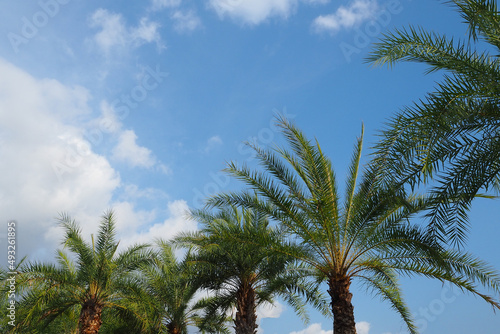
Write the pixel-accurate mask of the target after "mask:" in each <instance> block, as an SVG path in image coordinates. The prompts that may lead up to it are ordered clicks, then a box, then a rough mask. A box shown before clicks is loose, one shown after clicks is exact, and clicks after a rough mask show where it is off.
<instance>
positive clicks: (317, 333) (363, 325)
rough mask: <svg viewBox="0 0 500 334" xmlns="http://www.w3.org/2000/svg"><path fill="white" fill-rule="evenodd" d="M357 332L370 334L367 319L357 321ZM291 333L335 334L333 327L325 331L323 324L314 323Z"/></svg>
mask: <svg viewBox="0 0 500 334" xmlns="http://www.w3.org/2000/svg"><path fill="white" fill-rule="evenodd" d="M356 332H357V333H358V334H369V332H370V324H369V323H368V322H366V321H361V322H358V323H356ZM290 334H333V329H332V330H329V331H325V330H324V329H322V328H321V324H312V325H310V326H309V327H307V328H306V329H303V330H301V331H298V332H291V333H290Z"/></svg>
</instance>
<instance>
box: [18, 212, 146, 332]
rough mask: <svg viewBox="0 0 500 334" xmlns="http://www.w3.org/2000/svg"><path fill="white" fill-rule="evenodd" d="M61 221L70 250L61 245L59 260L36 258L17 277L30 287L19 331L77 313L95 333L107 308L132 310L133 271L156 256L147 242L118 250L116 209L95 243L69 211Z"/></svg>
mask: <svg viewBox="0 0 500 334" xmlns="http://www.w3.org/2000/svg"><path fill="white" fill-rule="evenodd" d="M59 222H60V224H61V225H62V227H63V228H64V230H65V237H64V246H65V248H66V249H68V250H69V251H70V252H71V254H68V253H66V252H65V251H64V250H58V251H57V257H56V260H57V263H56V264H52V263H39V262H34V263H29V264H27V265H26V266H24V267H22V269H21V274H20V275H19V277H18V278H19V284H20V286H21V287H23V289H25V291H24V292H23V295H22V299H21V301H20V303H19V308H20V309H22V310H24V311H23V313H25V314H24V316H23V318H22V319H20V321H19V322H18V323H17V326H16V328H15V329H14V330H18V329H26V328H33V327H37V326H40V325H42V326H46V325H49V324H50V323H51V322H52V321H53V320H54V319H57V318H58V317H61V316H63V315H67V314H71V313H73V312H77V314H78V317H77V319H78V320H77V323H78V326H77V328H78V332H79V333H80V334H96V333H98V332H99V329H100V328H101V325H102V316H103V311H107V310H117V311H118V312H126V311H127V303H126V302H125V300H126V297H127V293H128V292H127V291H128V289H127V283H128V280H129V275H130V273H131V272H132V271H134V270H136V269H137V268H138V267H139V266H140V265H141V264H145V263H148V262H149V261H151V260H152V252H151V251H150V250H149V248H148V245H145V244H142V245H135V246H132V247H130V248H128V249H126V250H124V251H122V252H121V253H118V252H117V248H118V244H119V242H118V241H116V240H115V220H114V215H113V212H111V211H109V212H107V213H105V214H104V215H103V216H102V221H101V224H100V227H99V232H98V233H97V237H96V238H95V239H94V236H93V235H92V240H91V243H88V242H86V241H84V240H83V238H82V235H81V229H80V227H79V226H78V224H77V223H76V222H75V221H74V220H72V219H71V218H70V217H69V216H67V215H62V216H61V217H60V219H59ZM73 259H74V260H73ZM75 327H76V326H75Z"/></svg>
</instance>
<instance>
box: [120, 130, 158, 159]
mask: <svg viewBox="0 0 500 334" xmlns="http://www.w3.org/2000/svg"><path fill="white" fill-rule="evenodd" d="M136 141H137V135H136V134H135V132H134V131H133V130H125V131H123V132H122V133H121V134H120V137H119V138H118V144H117V145H116V146H115V148H114V149H113V158H114V159H116V160H118V161H121V162H125V163H127V164H129V165H130V166H132V167H145V168H150V167H152V166H154V165H155V163H156V159H155V158H154V157H153V156H152V153H151V150H150V149H148V148H146V147H142V146H139V145H137V142H136Z"/></svg>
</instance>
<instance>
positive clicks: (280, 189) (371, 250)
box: [209, 118, 500, 334]
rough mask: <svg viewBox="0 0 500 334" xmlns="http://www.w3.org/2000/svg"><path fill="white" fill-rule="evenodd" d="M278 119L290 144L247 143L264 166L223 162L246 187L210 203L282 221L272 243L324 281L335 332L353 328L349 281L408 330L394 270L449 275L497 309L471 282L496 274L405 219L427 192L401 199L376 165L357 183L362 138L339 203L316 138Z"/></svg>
mask: <svg viewBox="0 0 500 334" xmlns="http://www.w3.org/2000/svg"><path fill="white" fill-rule="evenodd" d="M278 125H279V126H280V127H281V129H282V130H283V134H284V135H285V138H286V140H287V142H288V145H289V146H290V148H291V150H287V149H284V148H275V149H271V150H268V149H262V148H259V147H257V146H255V145H251V146H252V147H253V149H254V150H255V152H256V155H257V158H258V160H259V162H260V165H261V166H263V168H264V171H259V170H251V169H249V168H248V167H246V166H241V167H240V166H238V165H237V164H236V163H230V164H229V167H228V168H227V171H228V172H229V173H230V174H232V175H233V176H235V177H236V178H238V179H240V180H242V181H243V182H245V183H246V184H247V185H248V186H250V188H251V189H250V190H248V191H242V192H233V193H228V194H221V195H217V196H215V197H213V198H212V199H210V201H209V203H211V204H212V205H223V204H233V205H241V206H243V207H245V208H250V209H254V210H258V211H259V212H262V213H263V214H266V215H267V216H269V217H271V218H273V219H275V220H276V221H278V222H280V224H281V226H282V227H283V228H284V229H285V230H286V231H287V232H288V233H289V234H290V240H289V242H288V243H287V244H285V245H283V246H281V247H280V246H279V245H275V246H273V247H274V248H275V249H281V251H282V252H283V253H286V254H290V255H292V256H294V257H295V258H297V259H299V260H301V261H303V262H304V263H305V264H307V265H308V266H310V267H311V268H312V271H311V273H312V275H313V276H314V277H316V279H318V280H320V281H326V282H327V284H328V293H329V294H330V297H331V307H332V312H333V315H334V333H335V334H340V333H342V334H346V333H347V334H350V333H355V322H354V313H353V305H352V303H351V298H352V294H351V292H350V284H351V282H352V281H353V280H354V279H357V280H360V281H362V282H364V283H366V284H367V285H368V286H369V287H371V288H373V290H374V291H375V292H376V293H378V294H379V295H380V296H381V297H382V298H383V299H386V300H388V301H389V302H390V303H391V306H392V307H393V308H394V309H395V310H396V311H397V312H398V313H399V314H400V315H401V317H402V318H403V319H404V321H405V322H406V324H407V326H408V328H409V330H410V332H412V333H415V332H416V327H415V325H414V323H413V321H412V318H411V315H410V312H409V311H408V308H407V307H406V305H405V303H404V301H403V299H402V297H401V293H400V288H399V285H398V283H397V282H398V280H397V277H398V275H397V274H398V273H400V274H408V275H411V274H419V275H424V276H427V277H433V278H437V279H439V280H441V281H449V282H451V283H453V284H455V285H458V286H460V287H462V288H464V289H466V290H468V291H470V292H472V293H474V294H477V295H479V296H481V297H482V298H484V299H485V300H486V301H487V302H488V303H491V304H492V305H493V306H495V307H499V304H498V303H497V302H496V301H495V300H493V299H492V298H491V297H489V296H486V295H484V294H482V293H481V292H480V291H478V290H477V287H476V285H475V282H480V283H481V284H483V285H485V286H487V287H490V288H492V289H493V290H494V291H496V292H498V291H499V288H500V285H499V283H500V277H499V276H498V274H496V273H495V272H493V271H492V269H491V268H489V267H488V266H487V265H485V264H484V263H482V262H481V261H479V260H477V259H474V258H473V257H471V256H470V255H469V254H462V253H459V252H457V251H454V250H445V249H443V248H442V247H441V246H440V245H439V244H437V243H436V242H435V241H434V239H433V238H431V237H430V236H429V235H428V234H427V233H425V232H424V231H423V230H422V229H421V228H419V227H417V226H415V225H412V224H410V223H409V222H408V219H409V218H411V217H412V216H414V215H415V214H416V213H417V212H419V211H420V210H421V209H423V208H425V207H426V206H427V205H428V201H427V199H426V198H424V197H416V196H412V197H408V198H398V197H397V196H395V192H394V191H393V190H392V189H391V188H384V187H382V186H381V185H382V184H383V183H381V182H379V175H378V169H377V168H375V167H369V168H368V169H367V170H366V171H365V173H363V175H362V177H361V181H360V182H359V184H358V178H359V176H361V174H362V173H361V171H360V159H361V148H362V137H361V138H360V139H359V140H358V142H357V144H356V147H355V150H354V154H353V156H352V161H351V165H350V169H349V174H348V176H347V182H346V187H345V189H346V196H345V199H344V201H343V202H341V199H340V197H339V195H338V189H337V188H338V184H337V181H336V178H335V174H334V171H333V169H332V165H331V162H330V160H329V159H328V158H327V157H326V156H325V155H324V154H323V152H322V150H321V148H320V146H319V144H318V143H317V142H316V143H311V142H310V141H308V140H307V139H306V138H305V136H304V135H303V133H302V132H301V131H300V130H299V129H297V128H296V127H295V126H294V125H292V124H291V123H289V122H288V121H287V120H286V119H284V118H280V119H279V122H278ZM255 192H256V193H257V195H258V196H260V198H261V199H259V198H257V197H255V196H254V193H255Z"/></svg>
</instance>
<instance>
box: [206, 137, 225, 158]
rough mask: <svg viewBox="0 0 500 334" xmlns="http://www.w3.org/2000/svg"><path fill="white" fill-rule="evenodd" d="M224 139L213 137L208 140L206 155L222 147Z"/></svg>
mask: <svg viewBox="0 0 500 334" xmlns="http://www.w3.org/2000/svg"><path fill="white" fill-rule="evenodd" d="M222 144H223V142H222V139H221V138H220V137H219V136H212V137H210V138H208V140H207V144H206V146H205V149H204V150H203V152H204V153H206V154H208V153H210V152H211V151H212V150H213V149H214V148H216V147H218V146H220V145H222Z"/></svg>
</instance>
